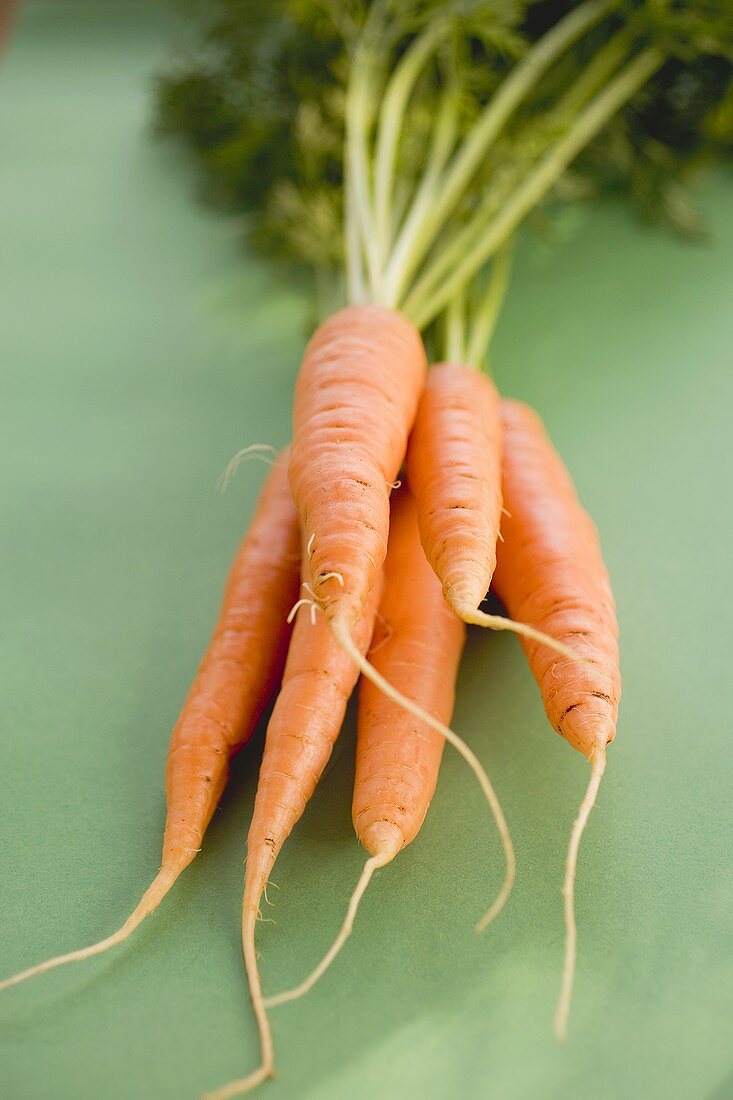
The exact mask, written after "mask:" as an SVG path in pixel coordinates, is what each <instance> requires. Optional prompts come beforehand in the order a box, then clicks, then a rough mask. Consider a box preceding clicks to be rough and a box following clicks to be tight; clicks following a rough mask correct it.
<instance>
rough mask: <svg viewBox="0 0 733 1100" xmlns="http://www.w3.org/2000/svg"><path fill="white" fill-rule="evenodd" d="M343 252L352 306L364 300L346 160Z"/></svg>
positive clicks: (362, 278) (358, 239) (361, 258)
mask: <svg viewBox="0 0 733 1100" xmlns="http://www.w3.org/2000/svg"><path fill="white" fill-rule="evenodd" d="M344 250H345V253H346V294H347V298H348V300H349V302H352V303H353V304H356V303H359V302H363V301H365V299H366V283H365V280H364V264H363V256H362V251H361V235H360V233H359V223H358V222H357V216H356V206H355V202H354V188H353V186H352V183H351V172H350V170H349V162H348V158H347V159H346V160H345V164H344Z"/></svg>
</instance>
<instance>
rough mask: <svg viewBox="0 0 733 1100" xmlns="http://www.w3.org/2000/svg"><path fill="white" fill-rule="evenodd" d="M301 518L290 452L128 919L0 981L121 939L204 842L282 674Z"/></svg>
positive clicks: (188, 730) (246, 556) (182, 720)
mask: <svg viewBox="0 0 733 1100" xmlns="http://www.w3.org/2000/svg"><path fill="white" fill-rule="evenodd" d="M298 557H299V555H298V522H297V516H296V514H295V509H294V506H293V503H292V499H291V496H290V489H289V485H288V479H287V452H284V453H283V455H282V456H281V458H280V459H279V461H278V462H277V463H276V464H275V466H274V467H273V469H272V470H271V471H270V473H269V474H268V477H267V479H266V481H265V484H264V487H263V489H262V493H261V495H260V498H259V501H258V503H257V508H256V510H255V514H254V517H253V519H252V523H251V525H250V528H249V531H248V532H247V534H246V535H245V537H244V539H243V540H242V543H241V544H240V546H239V549H238V551H237V554H236V557H235V559H234V562H233V564H232V567H231V571H230V574H229V579H228V581H227V585H226V589H225V591H224V597H223V601H222V605H221V610H220V612H219V617H218V619H217V622H216V626H215V627H214V632H213V634H212V636H211V641H210V642H209V646H208V649H207V650H206V653H205V655H204V658H203V660H202V662H201V665H200V667H199V670H198V673H197V674H196V678H195V680H194V682H193V684H192V685H191V689H190V691H189V693H188V697H187V699H186V701H185V703H184V706H183V710H182V711H181V714H180V716H179V718H178V721H177V723H176V726H175V728H174V730H173V735H172V738H171V743H170V748H169V752H168V762H167V770H166V798H167V817H166V824H165V835H164V839H163V854H162V859H161V865H160V870H159V871H158V873H157V875H156V876H155V879H154V880H153V882H152V884H151V885H150V886H149V887H148V889H147V890H146V892H145V894H144V895H143V897H142V899H141V901H140V902H139V904H138V905H137V907H136V908H135V910H134V911H133V913H132V914H131V915H130V916H129V917H128V919H127V920H126V921H125V923H124V924H123V925H122V927H121V928H119V929H118V930H117V931H116V932H114V933H113V934H112V935H111V936H109V937H107V938H106V939H104V940H101V941H100V942H99V943H95V944H92V945H91V946H89V947H85V948H82V949H81V950H78V951H72V952H70V953H69V954H66V955H59V956H58V957H56V958H52V959H48V960H46V961H45V962H42V963H39V964H38V965H37V966H33V967H31V968H30V969H28V970H24V971H23V972H22V973H20V974H16V975H14V976H13V977H11V978H7V979H6V980H5V981H3V982H0V989H5V988H7V987H8V986H11V985H16V984H17V983H18V982H22V981H24V980H25V979H26V978H30V977H32V976H33V975H35V974H40V973H43V972H44V971H46V970H51V969H53V968H54V967H56V966H61V965H62V964H63V963H67V962H78V961H80V960H82V959H86V958H90V957H91V956H92V955H97V954H100V953H101V952H103V951H107V950H108V949H109V948H110V947H115V946H116V945H117V944H119V943H122V942H124V940H126V939H127V938H128V936H129V935H130V934H131V933H132V932H133V931H134V930H135V929H136V928H137V926H138V925H139V924H140V923H141V922H142V921H143V920H144V919H145V917H147V916H149V914H150V913H152V912H153V910H154V909H156V908H157V906H158V905H159V904H160V902H161V901H162V899H163V898H164V897H165V895H166V894H167V893H168V891H169V890H170V889H171V887H172V886H173V884H174V883H175V881H176V879H177V878H178V876H179V875H180V874H181V872H182V871H183V870H184V869H185V868H186V867H187V866H188V864H189V863H191V861H192V860H193V858H194V856H195V855H196V853H197V852H198V851H199V850H200V847H201V841H202V838H203V835H204V832H205V830H206V827H207V825H208V823H209V821H210V819H211V816H212V814H213V812H214V810H215V809H216V805H217V803H218V801H219V798H220V797H221V793H222V791H223V789H224V785H225V783H226V779H227V774H228V770H229V761H230V760H231V758H232V757H233V756H234V754H235V753H236V752H237V751H238V750H239V749H240V748H241V747H242V745H243V744H245V743H246V741H248V740H249V738H250V737H251V736H252V733H253V731H254V729H255V727H256V725H257V722H258V721H259V719H260V716H261V715H262V712H263V711H264V709H265V707H266V706H267V704H268V703H269V701H270V699H271V698H272V695H273V694H274V692H275V690H276V687H277V684H278V683H279V681H280V676H281V674H282V669H283V665H284V663H285V652H286V649H287V642H288V637H289V634H290V630H289V628H288V626H287V615H288V611H289V609H290V608H291V607H292V605H293V601H294V600H295V599H296V598H297V591H298Z"/></svg>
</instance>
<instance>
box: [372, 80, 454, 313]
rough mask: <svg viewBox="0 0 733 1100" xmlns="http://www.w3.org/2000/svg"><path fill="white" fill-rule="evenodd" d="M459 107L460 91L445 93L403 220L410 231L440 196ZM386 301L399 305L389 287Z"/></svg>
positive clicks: (389, 304)
mask: <svg viewBox="0 0 733 1100" xmlns="http://www.w3.org/2000/svg"><path fill="white" fill-rule="evenodd" d="M458 107H459V94H458V90H457V89H456V91H455V92H454V94H453V95H446V96H445V97H444V98H443V99H442V100H441V104H440V109H439V111H438V114H437V116H436V119H435V129H434V132H433V138H432V141H431V144H430V156H429V158H428V163H427V164H426V166H425V171H424V172H423V175H422V179H421V180H420V184H419V186H418V189H417V191H416V192H415V195H414V198H413V200H412V203H411V205H410V208H409V210H408V212H407V216H406V219H405V222H404V229H405V230H407V231H409V227H410V225H412V224H414V223H415V222H416V221H420V220H421V219H422V218H423V217H425V214H426V213H427V212H428V211H429V210H430V208H431V206H432V205H433V203H435V202H436V200H437V196H438V194H439V186H440V176H441V173H442V171H443V169H444V168H445V166H446V164H447V162H448V158H449V156H450V155H451V153H452V151H453V147H454V145H455V141H456V134H457V133H458ZM383 304H384V305H386V306H389V307H390V308H392V309H396V308H397V306H398V304H399V303H398V301H397V299H396V298H395V297H394V296H391V295H390V294H389V292H388V290H387V289H386V288H385V298H384V303H383Z"/></svg>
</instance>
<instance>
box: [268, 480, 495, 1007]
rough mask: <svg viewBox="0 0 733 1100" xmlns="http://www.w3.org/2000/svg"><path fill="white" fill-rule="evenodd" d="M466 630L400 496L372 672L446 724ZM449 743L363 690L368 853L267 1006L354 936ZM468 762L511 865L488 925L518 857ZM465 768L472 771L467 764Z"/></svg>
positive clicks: (360, 828) (428, 794)
mask: <svg viewBox="0 0 733 1100" xmlns="http://www.w3.org/2000/svg"><path fill="white" fill-rule="evenodd" d="M465 633H466V628H465V626H464V624H463V623H462V622H461V620H460V619H459V618H458V617H457V616H456V615H455V614H454V612H453V611H452V610H451V608H450V607H449V606H448V604H447V603H446V602H445V600H444V599H443V595H442V592H441V588H440V584H439V582H438V580H437V578H436V576H435V574H434V572H433V570H432V569H431V568H430V565H429V564H428V562H427V560H426V558H425V555H424V553H423V551H422V548H421V546H420V537H419V532H418V526H417V514H416V509H415V504H414V502H413V499H412V497H411V496H410V494H409V492H408V491H407V490H406V489H405V488H403V489H402V490H400V492H398V493H396V494H395V496H394V498H393V503H392V518H391V524H390V532H389V548H388V551H387V560H386V565H385V591H384V595H383V597H382V602H381V604H380V608H379V618H378V626H377V628H376V631H375V644H374V647H373V653H372V657H371V659H372V664H373V666H374V668H375V669H376V670H377V672H378V673H379V674H381V675H382V676H384V677H385V678H386V679H387V680H388V681H389V683H390V684H391V685H392V686H393V687H394V688H395V689H396V691H398V692H400V693H402V694H404V695H405V696H407V697H408V698H409V699H410V700H413V701H414V702H415V703H417V704H419V706H420V707H421V708H422V709H423V710H425V711H427V712H428V713H429V714H431V715H433V716H434V717H435V718H437V719H438V720H439V722H441V723H447V722H449V721H450V717H451V714H452V711H453V703H454V698H455V683H456V676H457V674H458V664H459V661H460V656H461V651H462V649H463V643H464V640H465ZM444 744H445V737H444V736H443V735H442V734H441V733H440V732H439V731H438V730H436V729H435V728H434V727H432V726H430V725H428V724H427V723H426V722H424V721H421V720H419V719H418V720H417V721H416V719H415V715H414V714H412V713H409V712H408V711H407V710H405V708H404V707H403V706H402V705H401V704H399V703H395V701H394V699H391V698H388V697H387V696H386V695H385V694H384V693H383V692H382V690H381V689H379V688H377V687H376V686H375V685H374V683H372V682H371V681H369V680H362V681H361V684H360V687H359V712H358V722H357V750H356V778H355V782H354V799H353V806H352V817H353V821H354V828H355V830H356V834H357V836H358V838H359V840H360V841H361V844H362V846H363V847H364V848H365V849H366V850H367V852H368V853H369V859H368V860H367V862H366V864H365V867H364V871H363V873H362V875H361V878H360V879H359V882H358V884H357V887H356V889H355V891H354V893H353V895H352V897H351V900H350V903H349V907H348V912H347V916H346V920H345V922H344V925H343V927H342V928H341V931H340V932H339V935H338V936H337V938H336V939H335V941H334V943H333V945H332V946H331V948H330V949H329V951H328V952H327V954H326V955H325V956H324V958H323V960H322V961H321V962H320V963H319V964H318V966H317V967H316V968H315V970H314V971H313V972H312V973H311V974H310V976H309V977H308V978H306V979H305V981H304V982H302V983H301V984H300V985H299V986H297V987H296V988H294V989H292V990H288V991H287V992H285V993H281V994H279V995H278V996H276V997H271V998H269V999H268V1001H267V1004H268V1005H270V1006H272V1005H275V1004H281V1003H283V1002H285V1001H291V1000H295V999H296V998H297V997H300V996H302V995H303V994H304V993H307V992H308V990H309V989H311V988H312V986H313V985H314V984H315V983H316V982H317V981H318V979H319V978H320V977H321V975H322V974H323V973H324V971H325V970H326V969H327V968H328V967H329V966H330V964H331V963H332V962H333V960H334V959H335V957H336V955H337V954H338V953H339V951H340V950H341V948H342V947H343V945H344V943H345V942H346V940H347V938H348V936H349V935H350V933H351V930H352V926H353V922H354V918H355V916H356V912H357V908H358V905H359V902H360V900H361V898H362V896H363V894H364V892H365V890H366V888H367V886H368V884H369V882H370V880H371V878H372V875H373V874H374V872H375V871H376V870H377V869H378V868H379V867H383V866H384V865H385V864H387V863H389V862H390V861H391V860H392V859H394V857H395V856H396V855H397V853H398V852H399V851H400V850H401V849H402V848H404V847H405V845H407V844H409V843H411V841H413V840H414V839H415V837H416V836H417V834H418V832H419V831H420V828H421V826H422V823H423V821H424V820H425V815H426V814H427V812H428V807H429V805H430V801H431V799H432V797H433V794H434V792H435V785H436V783H437V779H438V769H439V767H440V759H441V756H442V753H443V745H444ZM463 751H464V755H465V754H466V753H468V754H469V755H470V757H471V759H472V767H473V768H474V770H475V771H476V772H477V774H478V776H479V778H480V779H481V780H482V786H483V788H484V793H485V794H486V795H487V798H488V799H489V801H490V803H491V806H492V810H493V811H494V813H495V815H496V818H497V823H498V826H499V830H500V833H501V837H502V842H503V844H504V848H505V852H506V858H507V874H506V879H505V882H504V885H503V887H502V890H501V893H500V895H499V897H498V898H497V900H496V901H495V902H494V905H493V906H492V907H491V910H490V911H489V912H488V913H487V914H486V916H485V917H484V918H483V921H482V926H483V924H484V923H488V921H489V920H491V918H492V917H493V916H495V915H496V914H497V913H498V912H499V910H500V909H501V907H502V905H503V904H504V901H505V900H506V897H507V896H508V894H509V891H510V889H511V884H512V880H513V875H514V852H513V849H512V845H511V839H510V837H509V833H508V830H507V828H506V823H505V821H504V818H503V815H502V813H501V809H500V807H499V805H498V802H497V800H496V797H495V796H494V794H493V791H492V789H491V786H490V784H489V782H488V779H487V778H486V776H485V775H484V773H483V770H482V769H481V765H480V764H479V763H478V761H477V760H476V758H475V757H473V754H472V753H471V752H470V750H469V749H467V746H465V745H464V746H463ZM469 762H471V761H469Z"/></svg>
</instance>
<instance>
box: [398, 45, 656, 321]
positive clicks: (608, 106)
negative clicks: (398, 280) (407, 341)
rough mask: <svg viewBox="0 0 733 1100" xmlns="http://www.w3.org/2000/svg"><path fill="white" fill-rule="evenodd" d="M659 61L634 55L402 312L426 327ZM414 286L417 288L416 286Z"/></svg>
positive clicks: (651, 51)
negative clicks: (430, 287)
mask: <svg viewBox="0 0 733 1100" xmlns="http://www.w3.org/2000/svg"><path fill="white" fill-rule="evenodd" d="M663 60H664V56H663V54H662V53H661V51H660V50H658V49H648V50H645V51H644V52H643V53H641V54H639V55H638V56H637V57H636V58H635V59H634V60H633V61H632V62H631V63H630V64H629V65H627V66H626V68H625V69H623V70H622V72H621V74H620V75H619V76H618V77H616V79H615V80H613V81H612V82H611V83H610V84H609V85H608V86H607V87H606V88H605V89H604V91H603V92H601V93H600V94H599V95H597V96H596V98H595V99H594V100H593V101H592V102H591V103H590V104H589V106H588V107H586V108H585V110H584V111H583V112H582V114H581V115H580V116H579V117H578V118H577V119H576V121H575V122H574V124H573V126H572V127H571V128H570V130H569V131H568V132H567V133H566V134H565V136H564V137H562V138H561V139H560V140H559V141H558V142H557V144H556V146H555V147H554V149H552V150H551V151H550V152H549V153H547V154H546V155H545V156H544V157H543V158H542V160H541V161H540V162H539V164H538V165H537V166H536V167H535V168H534V169H533V170H532V171H530V173H529V175H528V176H527V177H526V179H525V180H524V183H523V184H522V185H521V186H520V187H519V188H518V189H517V191H515V192H514V194H513V196H512V198H511V200H510V201H509V202H508V203H506V205H505V206H504V207H503V208H502V210H501V213H500V214H498V216H497V217H495V218H494V219H493V220H492V221H491V223H490V224H489V226H488V228H487V229H486V231H485V232H484V233H483V234H482V235H481V237H480V239H479V240H478V241H477V242H476V243H475V245H474V247H473V248H471V249H470V250H469V251H468V253H467V254H466V255H464V257H463V259H462V260H461V261H460V262H459V263H458V264H457V265H456V267H455V268H454V270H453V272H452V274H451V275H450V277H449V278H448V279H446V280H445V281H444V282H443V283H442V284H441V286H440V288H439V289H438V290H437V291H435V292H434V293H433V294H432V295H430V296H428V297H427V300H425V299H424V298H421V297H419V296H416V295H415V294H414V292H413V294H411V295H409V297H408V300H407V301H406V302H405V304H404V312H405V313H406V314H407V316H408V317H410V318H411V319H412V320H413V321H414V323H415V324H416V325H417V327H418V328H425V327H426V326H427V325H428V324H429V323H430V322H431V321H432V320H434V319H435V317H436V316H437V315H438V314H439V313H440V312H442V310H443V309H445V307H446V305H447V304H448V302H449V301H450V300H451V298H452V297H453V295H454V294H456V293H457V292H458V291H459V290H460V289H461V288H462V287H463V286H465V284H466V283H467V282H468V281H469V280H470V279H472V278H473V277H474V275H475V274H476V272H477V271H478V270H479V269H480V268H481V267H482V266H483V264H485V263H486V262H487V260H488V259H489V258H490V257H491V256H492V255H493V254H494V253H495V252H496V250H497V249H498V248H500V247H501V245H502V244H503V243H504V242H505V241H506V240H507V239H508V238H509V237H510V236H511V234H512V233H513V232H514V230H515V229H516V227H517V225H518V224H519V223H520V222H521V220H522V219H523V218H524V216H525V215H526V214H527V213H528V212H529V211H530V210H531V209H532V207H533V206H535V205H536V204H537V203H538V202H539V201H540V200H541V199H542V198H543V196H544V195H545V194H546V193H547V191H548V190H549V189H550V188H551V187H552V185H553V184H554V183H556V182H557V180H558V179H559V178H560V176H561V175H562V174H563V172H564V171H565V169H566V168H567V166H568V164H569V163H570V162H571V161H572V160H573V159H574V157H576V156H577V154H578V153H579V152H580V150H581V149H582V148H583V147H584V146H585V145H587V143H588V142H589V141H590V140H591V138H592V137H594V136H595V134H597V133H598V131H599V130H600V129H602V127H603V126H604V125H605V124H606V123H607V122H608V120H609V119H610V118H611V117H612V116H613V115H614V114H615V113H616V111H618V109H619V108H620V107H621V106H622V105H623V104H624V103H626V102H627V101H628V100H629V99H631V97H632V96H633V95H634V94H635V93H636V92H637V91H638V90H639V88H641V87H642V86H643V85H644V84H645V83H646V81H647V80H648V79H649V77H650V76H651V75H652V74H653V73H654V72H656V70H657V69H658V68H659V67H660V65H661V64H662V62H663ZM415 289H417V288H415Z"/></svg>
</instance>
